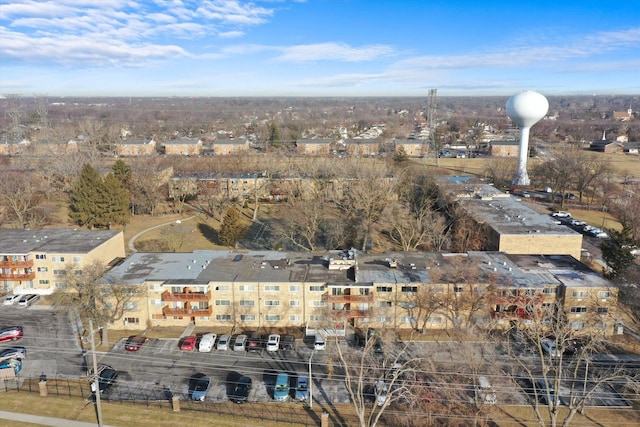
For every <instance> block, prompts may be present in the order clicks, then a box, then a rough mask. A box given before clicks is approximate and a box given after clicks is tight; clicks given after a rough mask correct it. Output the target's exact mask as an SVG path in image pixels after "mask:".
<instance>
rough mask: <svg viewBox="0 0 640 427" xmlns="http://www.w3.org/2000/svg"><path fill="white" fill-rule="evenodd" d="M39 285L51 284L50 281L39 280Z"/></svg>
mask: <svg viewBox="0 0 640 427" xmlns="http://www.w3.org/2000/svg"><path fill="white" fill-rule="evenodd" d="M38 283H39V284H41V285H48V284H49V280H46V279H40V280H38Z"/></svg>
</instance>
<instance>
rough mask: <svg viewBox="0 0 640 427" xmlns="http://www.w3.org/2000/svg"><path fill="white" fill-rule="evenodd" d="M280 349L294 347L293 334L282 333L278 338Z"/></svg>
mask: <svg viewBox="0 0 640 427" xmlns="http://www.w3.org/2000/svg"><path fill="white" fill-rule="evenodd" d="M280 349H282V350H287V351H292V350H295V349H296V337H294V336H293V335H282V337H281V338H280Z"/></svg>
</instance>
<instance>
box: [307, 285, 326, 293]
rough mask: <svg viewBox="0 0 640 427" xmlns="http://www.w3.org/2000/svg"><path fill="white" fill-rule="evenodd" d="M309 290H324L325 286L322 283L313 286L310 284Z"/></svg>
mask: <svg viewBox="0 0 640 427" xmlns="http://www.w3.org/2000/svg"><path fill="white" fill-rule="evenodd" d="M309 292H324V286H323V285H320V286H317V285H313V286H309Z"/></svg>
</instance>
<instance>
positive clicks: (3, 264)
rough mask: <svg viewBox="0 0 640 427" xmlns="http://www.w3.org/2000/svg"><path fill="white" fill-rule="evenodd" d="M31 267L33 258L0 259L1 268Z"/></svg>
mask: <svg viewBox="0 0 640 427" xmlns="http://www.w3.org/2000/svg"><path fill="white" fill-rule="evenodd" d="M30 267H33V260H32V259H29V260H26V261H14V260H12V259H10V260H2V261H0V268H30Z"/></svg>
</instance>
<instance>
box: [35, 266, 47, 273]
mask: <svg viewBox="0 0 640 427" xmlns="http://www.w3.org/2000/svg"><path fill="white" fill-rule="evenodd" d="M37 270H38V273H46V272H47V271H49V269H48V268H47V267H38V268H37Z"/></svg>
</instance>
